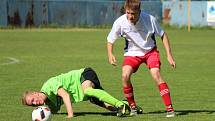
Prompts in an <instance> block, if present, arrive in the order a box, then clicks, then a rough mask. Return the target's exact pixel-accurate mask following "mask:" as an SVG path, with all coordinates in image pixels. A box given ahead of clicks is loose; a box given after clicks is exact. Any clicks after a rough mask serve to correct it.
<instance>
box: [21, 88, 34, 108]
mask: <svg viewBox="0 0 215 121" xmlns="http://www.w3.org/2000/svg"><path fill="white" fill-rule="evenodd" d="M32 93H34V91H25V92H24V93H23V95H22V104H23V105H28V104H27V102H26V97H27V96H28V95H30V94H32Z"/></svg>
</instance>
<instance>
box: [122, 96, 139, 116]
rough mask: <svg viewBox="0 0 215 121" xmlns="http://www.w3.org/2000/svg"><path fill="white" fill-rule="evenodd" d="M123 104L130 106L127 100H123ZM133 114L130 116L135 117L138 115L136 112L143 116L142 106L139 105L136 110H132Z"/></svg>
mask: <svg viewBox="0 0 215 121" xmlns="http://www.w3.org/2000/svg"><path fill="white" fill-rule="evenodd" d="M122 102H123V103H125V104H127V105H129V104H128V101H127V100H125V99H124V100H122ZM131 112H132V113H131V114H130V115H132V116H133V115H136V113H135V112H137V114H143V108H141V107H140V106H138V105H137V107H136V108H134V109H133V110H132V108H131Z"/></svg>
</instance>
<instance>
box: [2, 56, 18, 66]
mask: <svg viewBox="0 0 215 121" xmlns="http://www.w3.org/2000/svg"><path fill="white" fill-rule="evenodd" d="M4 58H6V59H8V60H9V62H6V63H1V64H0V65H1V66H4V65H11V64H16V63H19V62H20V61H19V60H18V59H16V58H13V57H4Z"/></svg>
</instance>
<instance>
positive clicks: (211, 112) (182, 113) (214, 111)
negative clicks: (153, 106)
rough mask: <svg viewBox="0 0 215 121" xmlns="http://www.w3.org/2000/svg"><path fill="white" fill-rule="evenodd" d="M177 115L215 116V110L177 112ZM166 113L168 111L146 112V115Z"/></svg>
mask: <svg viewBox="0 0 215 121" xmlns="http://www.w3.org/2000/svg"><path fill="white" fill-rule="evenodd" d="M175 112H176V114H177V115H188V114H192V113H206V114H213V113H215V110H175ZM161 113H166V111H154V112H146V113H145V114H161Z"/></svg>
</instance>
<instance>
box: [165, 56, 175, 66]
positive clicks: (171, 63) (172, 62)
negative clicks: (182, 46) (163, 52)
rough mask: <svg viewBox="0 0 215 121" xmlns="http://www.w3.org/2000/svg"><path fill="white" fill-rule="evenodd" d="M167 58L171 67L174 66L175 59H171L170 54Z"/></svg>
mask: <svg viewBox="0 0 215 121" xmlns="http://www.w3.org/2000/svg"><path fill="white" fill-rule="evenodd" d="M167 60H168V62H169V64H170V65H171V66H172V67H173V68H176V63H175V61H174V59H173V57H172V56H168V57H167Z"/></svg>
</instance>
